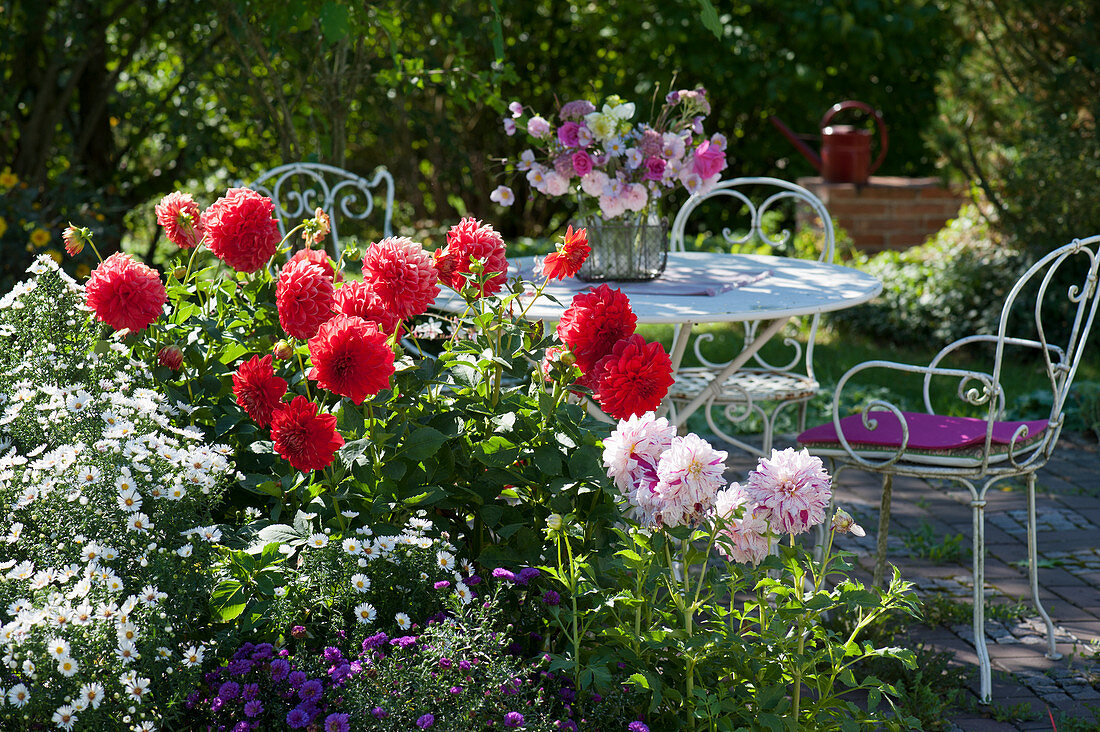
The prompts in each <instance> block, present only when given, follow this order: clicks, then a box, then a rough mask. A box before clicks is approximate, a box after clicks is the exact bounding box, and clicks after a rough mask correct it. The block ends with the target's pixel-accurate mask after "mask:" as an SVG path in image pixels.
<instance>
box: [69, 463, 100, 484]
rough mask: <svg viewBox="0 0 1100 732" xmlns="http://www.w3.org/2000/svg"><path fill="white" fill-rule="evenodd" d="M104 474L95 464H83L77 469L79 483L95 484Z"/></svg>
mask: <svg viewBox="0 0 1100 732" xmlns="http://www.w3.org/2000/svg"><path fill="white" fill-rule="evenodd" d="M102 476H103V471H102V470H100V469H99V468H98V467H97V466H95V465H82V466H80V467H79V468H77V469H76V477H77V484H78V485H95V484H96V483H98V482H99V479H100V478H101V477H102Z"/></svg>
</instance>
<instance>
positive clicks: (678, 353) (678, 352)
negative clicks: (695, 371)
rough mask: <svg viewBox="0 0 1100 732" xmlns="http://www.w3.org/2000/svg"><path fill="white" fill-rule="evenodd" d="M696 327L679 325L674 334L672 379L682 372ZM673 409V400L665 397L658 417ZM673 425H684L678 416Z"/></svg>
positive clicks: (687, 323)
mask: <svg viewBox="0 0 1100 732" xmlns="http://www.w3.org/2000/svg"><path fill="white" fill-rule="evenodd" d="M694 327H695V323H693V322H691V321H688V322H684V323H678V324H677V325H676V329H675V330H674V331H673V334H672V352H671V353H670V354H669V359H670V360H671V361H672V378H674V379H675V378H676V372H677V371H679V370H680V363H681V362H682V361H683V360H684V352H685V351H687V345H688V341H689V340H691V331H692V329H693V328H694ZM671 407H672V400H671V399H669V398H668V397H665V399H664V401H663V402H661V406H660V407H659V408H658V409H657V416H658V417H663V416H664V415H666V414H668V411H669V409H670V408H671ZM671 422H672V424H674V425H679V424H682V422H681V420H679V419H677V418H676V415H673V416H672V419H671Z"/></svg>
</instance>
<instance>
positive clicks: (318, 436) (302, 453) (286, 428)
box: [271, 396, 344, 473]
mask: <svg viewBox="0 0 1100 732" xmlns="http://www.w3.org/2000/svg"><path fill="white" fill-rule="evenodd" d="M271 439H272V441H273V442H274V443H275V452H277V453H279V454H280V455H282V456H283V458H284V459H286V461H287V462H289V463H290V464H291V465H293V466H294V467H295V468H296V469H298V470H300V471H302V472H303V473H308V472H310V471H311V470H323V469H325V468H327V467H328V466H329V465H330V464H331V463H332V458H333V456H334V455H335V454H336V451H337V450H339V449H340V447H341V446H343V444H344V438H343V437H341V436H340V433H339V432H337V431H336V417H335V416H334V415H331V414H318V413H317V405H316V404H314V403H313V402H311V401H309V400H308V399H306V398H305V397H304V396H296V397H294V400H293V401H292V402H290V403H289V404H281V405H279V408H278V409H276V410H275V413H274V414H273V415H272V416H271Z"/></svg>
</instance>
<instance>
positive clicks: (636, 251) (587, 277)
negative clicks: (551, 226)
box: [576, 211, 668, 282]
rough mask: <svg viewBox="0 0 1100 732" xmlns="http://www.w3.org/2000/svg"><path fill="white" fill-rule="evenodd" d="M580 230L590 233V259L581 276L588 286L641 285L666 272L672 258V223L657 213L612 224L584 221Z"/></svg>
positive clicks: (631, 216)
mask: <svg viewBox="0 0 1100 732" xmlns="http://www.w3.org/2000/svg"><path fill="white" fill-rule="evenodd" d="M576 226H582V227H584V228H586V229H588V246H590V247H591V248H592V251H591V252H590V253H589V255H588V258H587V259H586V260H585V261H584V264H582V265H581V268H580V271H579V272H577V278H578V279H580V280H584V281H585V282H603V281H605V280H615V281H618V282H641V281H645V280H652V279H656V278H657V277H660V276H661V273H662V272H664V271H665V259H666V257H667V256H668V220H667V219H662V218H660V217H659V216H658V215H657V214H656V213H655V212H649V213H647V212H644V211H643V212H641V213H635V214H624V215H623V216H620V217H618V218H615V219H611V220H610V221H608V220H604V219H602V218H600V217H598V216H590V217H587V218H582V219H581V221H580V222H579V223H578V224H577V225H576Z"/></svg>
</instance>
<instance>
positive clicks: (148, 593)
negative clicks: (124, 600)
mask: <svg viewBox="0 0 1100 732" xmlns="http://www.w3.org/2000/svg"><path fill="white" fill-rule="evenodd" d="M138 599H139V600H140V601H141V603H142V604H143V605H146V606H148V607H152V606H153V605H156V604H157V603H158V602H160V601H162V600H167V599H168V595H167V594H166V593H164V592H161V591H160V590H158V589H157V588H156V587H153V586H152V585H146V586H145V587H143V588H141V596H140V597H139V598H138Z"/></svg>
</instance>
